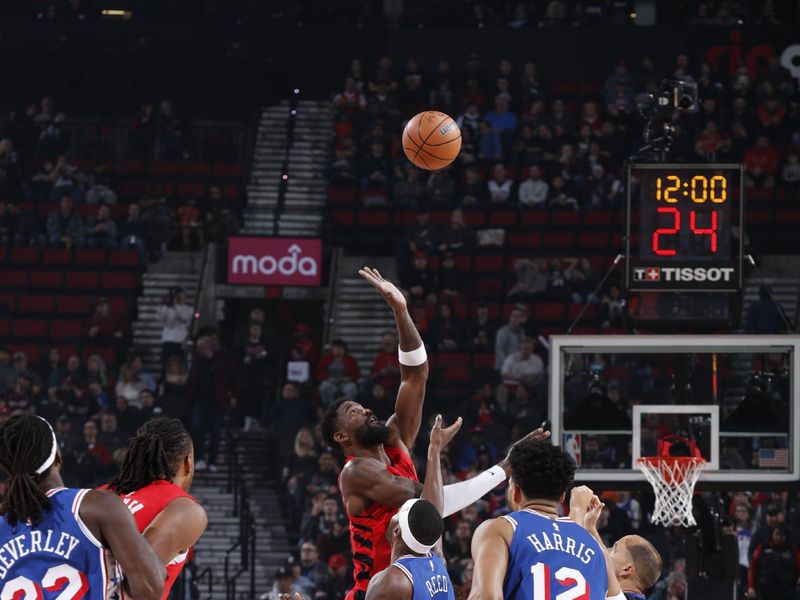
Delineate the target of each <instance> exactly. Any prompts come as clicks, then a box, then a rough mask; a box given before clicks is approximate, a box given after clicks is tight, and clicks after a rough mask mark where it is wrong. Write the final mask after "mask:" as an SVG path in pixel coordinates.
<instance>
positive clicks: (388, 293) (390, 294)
mask: <svg viewBox="0 0 800 600" xmlns="http://www.w3.org/2000/svg"><path fill="white" fill-rule="evenodd" d="M358 274H359V275H361V277H362V278H364V279H366V280H367V281H368V282H369V284H370V285H371V286H372V287H374V288H375V289H376V290H378V291H379V292H380V293H381V296H383V299H384V300H386V303H387V304H388V305H389V306H390V307H391V309H392V310H393V311H394V312H402V311H404V310H405V309H406V298H405V296H403V293H402V292H401V291H400V290H399V289H397V286H396V285H395V284H393V283H392V282H391V281H387V280H385V279H384V278H383V277H382V276H381V274H380V273H379V272H378V270H377V269H371V268H369V267H363V268H361V269H359V270H358Z"/></svg>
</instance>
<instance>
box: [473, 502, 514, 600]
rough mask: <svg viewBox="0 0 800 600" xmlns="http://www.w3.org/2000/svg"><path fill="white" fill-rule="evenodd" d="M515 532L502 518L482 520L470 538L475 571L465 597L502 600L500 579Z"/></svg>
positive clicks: (505, 566) (504, 573)
mask: <svg viewBox="0 0 800 600" xmlns="http://www.w3.org/2000/svg"><path fill="white" fill-rule="evenodd" d="M513 535H514V532H513V530H512V529H511V524H510V523H509V522H508V521H506V520H505V519H502V518H501V519H490V520H489V521H484V522H483V523H481V525H480V526H479V527H478V528H477V529H476V530H475V535H474V536H473V537H472V559H473V560H474V561H475V571H474V573H473V576H472V589H471V590H470V592H469V597H468V598H467V600H503V581H504V580H505V577H506V570H507V569H508V548H509V546H510V545H511V538H512V536H513Z"/></svg>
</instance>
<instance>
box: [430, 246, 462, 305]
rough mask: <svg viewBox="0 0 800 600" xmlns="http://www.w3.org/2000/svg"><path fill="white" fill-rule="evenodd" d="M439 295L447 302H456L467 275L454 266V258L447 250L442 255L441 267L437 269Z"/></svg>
mask: <svg viewBox="0 0 800 600" xmlns="http://www.w3.org/2000/svg"><path fill="white" fill-rule="evenodd" d="M438 279H439V288H438V290H437V292H438V294H439V297H440V298H442V299H443V300H447V301H448V302H458V301H459V300H460V298H459V296H460V294H462V293H463V292H464V289H465V285H464V283H465V282H467V281H468V280H469V277H468V276H467V275H466V273H464V272H463V271H462V270H461V269H459V268H458V267H457V266H456V259H455V256H453V253H452V252H447V253H445V255H444V256H443V257H442V268H441V269H440V270H439V277H438Z"/></svg>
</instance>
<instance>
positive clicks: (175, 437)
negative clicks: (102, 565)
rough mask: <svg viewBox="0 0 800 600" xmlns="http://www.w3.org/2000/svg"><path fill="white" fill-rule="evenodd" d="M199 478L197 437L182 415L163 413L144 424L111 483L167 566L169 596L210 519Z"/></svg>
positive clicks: (165, 585) (166, 589)
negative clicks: (197, 487) (193, 490)
mask: <svg viewBox="0 0 800 600" xmlns="http://www.w3.org/2000/svg"><path fill="white" fill-rule="evenodd" d="M193 477H194V448H193V446H192V438H191V437H190V436H189V433H188V432H187V431H186V428H185V427H184V426H183V423H182V422H181V421H180V420H178V419H168V418H165V417H159V418H157V419H153V420H151V421H148V422H147V423H145V424H144V425H142V427H140V428H139V431H137V432H136V436H135V437H134V438H132V439H131V441H130V443H129V444H128V451H127V454H126V455H125V461H124V462H123V463H122V468H121V469H120V473H119V475H118V476H117V477H116V478H114V479H113V480H112V481H111V483H109V484H108V488H109V489H110V490H111V491H113V492H115V493H117V494H119V495H120V496H121V498H122V501H123V502H124V503H125V505H126V506H127V507H128V510H130V512H131V513H132V514H133V518H134V520H135V521H136V526H137V528H138V529H139V531H140V532H141V533H142V535H143V536H144V539H145V540H147V541H148V542H149V543H150V546H152V548H153V550H154V551H155V553H156V555H157V556H158V558H159V560H161V564H163V565H166V569H167V579H166V582H165V583H164V594H163V598H164V599H166V597H167V596H168V595H169V592H170V589H171V588H172V586H173V584H174V583H175V580H176V579H177V578H178V575H180V572H181V570H182V569H183V567H184V566H185V564H186V557H187V555H188V553H189V548H191V547H192V546H194V544H195V543H196V542H197V540H198V539H200V536H201V535H203V532H204V531H205V529H206V525H207V523H208V519H207V517H206V511H205V510H203V507H202V506H200V504H199V503H198V502H197V500H195V499H194V498H193V497H192V496H190V495H189V487H190V486H191V485H192V478H193Z"/></svg>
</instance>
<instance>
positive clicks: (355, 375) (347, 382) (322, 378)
mask: <svg viewBox="0 0 800 600" xmlns="http://www.w3.org/2000/svg"><path fill="white" fill-rule="evenodd" d="M360 377H361V371H360V370H359V368H358V363H356V361H355V359H354V358H353V357H352V356H351V355H350V354H348V352H347V344H345V342H344V340H342V339H335V340H333V341H332V342H331V349H330V351H329V352H328V353H327V354H325V355H324V356H323V357H322V358H321V359H320V361H319V364H318V365H317V370H316V379H317V381H319V382H320V386H319V393H320V397H321V398H322V404H323V406H328V405H329V404H331V403H332V402H333V401H334V399H335V398H336V396H337V395H338V394H343V395H345V396H347V398H348V399H349V400H352V401H355V399H356V396H357V395H358V384H357V383H356V382H357V381H358V380H359V378H360Z"/></svg>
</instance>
